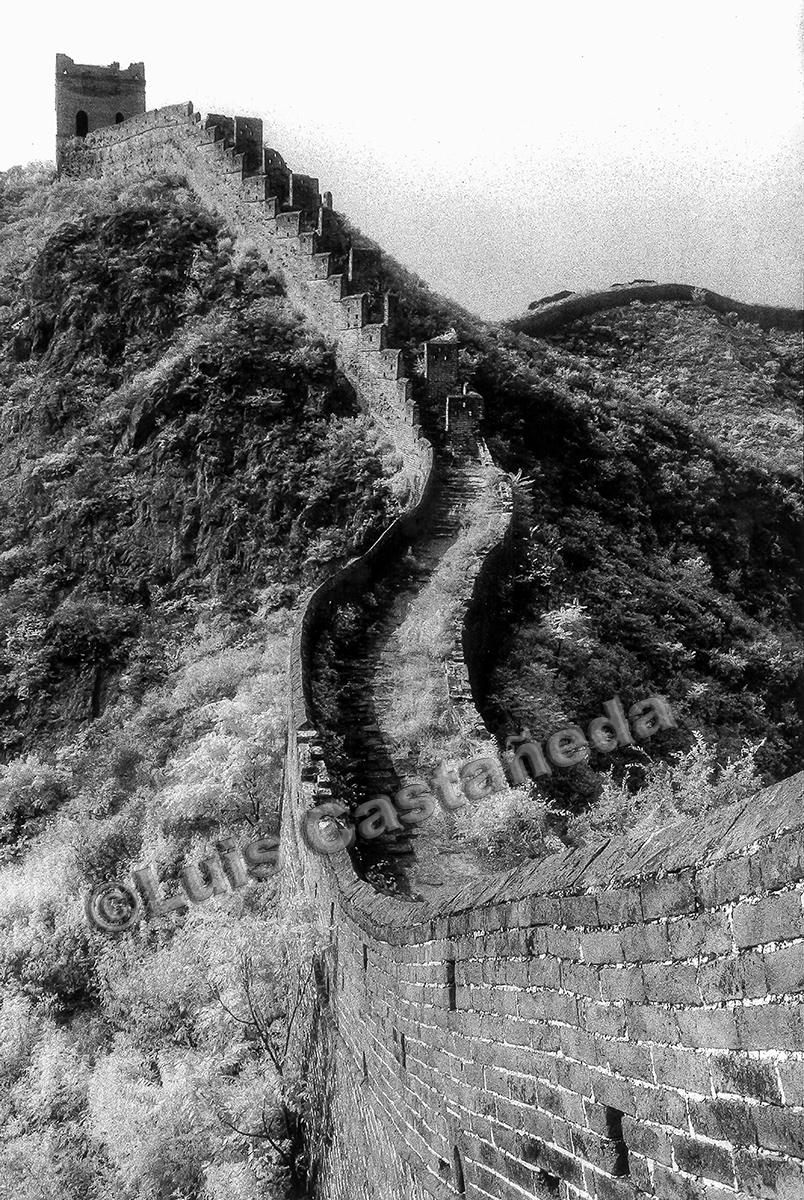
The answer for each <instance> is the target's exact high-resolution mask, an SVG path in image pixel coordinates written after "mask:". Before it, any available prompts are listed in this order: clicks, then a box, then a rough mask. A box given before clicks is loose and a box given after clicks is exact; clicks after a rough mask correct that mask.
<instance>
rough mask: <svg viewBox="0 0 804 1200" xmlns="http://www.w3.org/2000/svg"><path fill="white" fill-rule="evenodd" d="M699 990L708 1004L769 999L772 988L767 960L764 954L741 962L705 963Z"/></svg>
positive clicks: (741, 958)
mask: <svg viewBox="0 0 804 1200" xmlns="http://www.w3.org/2000/svg"><path fill="white" fill-rule="evenodd" d="M698 986H699V988H700V992H701V999H702V1000H703V1002H704V1004H708V1003H711V1002H712V1001H720V1000H746V999H757V998H759V997H761V996H765V995H767V991H768V985H767V979H766V976H765V963H764V960H763V958H762V956H761V955H760V954H755V953H753V952H749V953H745V954H741V955H740V956H739V958H725V959H716V960H715V961H714V962H708V963H703V964H702V965H701V967H700V970H699V971H698Z"/></svg>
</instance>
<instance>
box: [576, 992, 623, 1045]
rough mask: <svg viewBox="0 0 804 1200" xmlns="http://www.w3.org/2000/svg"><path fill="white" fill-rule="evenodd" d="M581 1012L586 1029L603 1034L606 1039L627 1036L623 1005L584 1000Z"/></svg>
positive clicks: (582, 1022)
mask: <svg viewBox="0 0 804 1200" xmlns="http://www.w3.org/2000/svg"><path fill="white" fill-rule="evenodd" d="M579 1012H580V1015H581V1024H582V1025H583V1027H584V1028H585V1029H590V1030H592V1031H593V1032H594V1033H601V1034H603V1036H604V1037H623V1036H624V1035H625V1010H624V1009H623V1007H622V1006H621V1005H616V1004H597V1003H596V1002H595V1001H594V1000H584V1001H582V1002H581V1006H580V1008H579Z"/></svg>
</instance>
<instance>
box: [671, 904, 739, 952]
mask: <svg viewBox="0 0 804 1200" xmlns="http://www.w3.org/2000/svg"><path fill="white" fill-rule="evenodd" d="M667 940H668V941H669V943H670V951H671V954H672V956H673V958H694V957H695V956H696V955H697V954H727V953H728V952H729V951H730V950H731V947H732V936H731V929H730V928H729V922H728V917H727V916H726V913H725V912H721V911H717V912H706V913H699V914H698V916H696V917H681V918H680V919H679V920H678V921H669V922H668V924H667Z"/></svg>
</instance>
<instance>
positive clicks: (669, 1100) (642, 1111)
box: [634, 1086, 688, 1131]
mask: <svg viewBox="0 0 804 1200" xmlns="http://www.w3.org/2000/svg"><path fill="white" fill-rule="evenodd" d="M634 1095H635V1097H636V1115H637V1117H638V1118H639V1119H640V1120H641V1121H651V1122H653V1123H654V1124H655V1125H671V1126H672V1127H673V1129H683V1130H684V1131H686V1130H687V1128H688V1125H687V1105H686V1103H685V1101H684V1097H683V1096H679V1095H678V1094H677V1093H676V1092H670V1091H668V1090H667V1088H665V1087H646V1086H642V1087H639V1086H637V1087H635V1088H634Z"/></svg>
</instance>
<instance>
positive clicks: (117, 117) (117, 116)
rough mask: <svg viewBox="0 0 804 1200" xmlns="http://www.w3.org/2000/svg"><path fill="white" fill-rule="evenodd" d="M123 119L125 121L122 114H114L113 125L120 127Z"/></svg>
mask: <svg viewBox="0 0 804 1200" xmlns="http://www.w3.org/2000/svg"><path fill="white" fill-rule="evenodd" d="M125 119H126V118H125V117H124V116H123V114H122V113H115V115H114V123H115V125H120V124H121V122H123V121H125Z"/></svg>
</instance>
